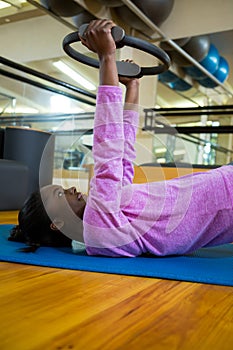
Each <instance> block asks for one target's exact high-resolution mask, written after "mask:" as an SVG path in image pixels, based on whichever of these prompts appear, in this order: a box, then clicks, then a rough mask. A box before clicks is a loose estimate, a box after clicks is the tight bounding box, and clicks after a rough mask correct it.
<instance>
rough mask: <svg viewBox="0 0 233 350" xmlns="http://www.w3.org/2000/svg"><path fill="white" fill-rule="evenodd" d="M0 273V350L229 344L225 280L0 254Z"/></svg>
mask: <svg viewBox="0 0 233 350" xmlns="http://www.w3.org/2000/svg"><path fill="white" fill-rule="evenodd" d="M1 214H2V213H1ZM0 222H1V223H16V222H17V212H14V213H13V212H12V213H4V215H2V216H1V217H0ZM0 279H1V284H0V308H1V313H0V315H1V316H0V320H1V327H0V349H1V350H13V349H15V350H42V349H43V350H44V349H45V350H47V349H48V350H65V349H66V350H68V349H74V350H76V349H77V350H80V349H83V350H86V349H90V350H92V349H93V350H96V349H99V350H100V349H101V350H125V349H130V350H142V349H145V350H150V349H151V350H154V349H156V350H165V349H166V350H167V349H169V350H176V349H177V350H178V349H181V350H192V349H195V350H196V349H198V350H206V349H213V350H231V349H232V345H233V288H231V287H224V286H215V285H208V284H200V283H188V282H179V281H169V280H160V279H155V278H143V277H134V276H124V275H111V274H103V273H91V272H84V271H73V270H65V269H55V268H46V267H40V266H30V265H23V264H14V263H6V262H2V263H0Z"/></svg>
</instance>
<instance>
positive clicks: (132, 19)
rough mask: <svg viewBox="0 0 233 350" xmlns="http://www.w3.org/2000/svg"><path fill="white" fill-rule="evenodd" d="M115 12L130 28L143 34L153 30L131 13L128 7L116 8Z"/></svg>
mask: <svg viewBox="0 0 233 350" xmlns="http://www.w3.org/2000/svg"><path fill="white" fill-rule="evenodd" d="M114 11H115V13H116V15H117V16H118V17H119V18H120V19H121V20H122V21H123V22H125V23H126V24H128V25H129V26H130V27H132V28H134V29H137V30H139V31H141V32H148V31H149V30H151V29H150V28H149V27H148V26H147V25H146V24H145V23H144V22H143V21H142V20H141V19H140V18H138V16H136V15H135V14H134V13H133V12H132V11H130V10H129V8H128V7H127V6H121V7H116V8H115V9H114Z"/></svg>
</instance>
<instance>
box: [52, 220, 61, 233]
mask: <svg viewBox="0 0 233 350" xmlns="http://www.w3.org/2000/svg"><path fill="white" fill-rule="evenodd" d="M63 226H64V221H63V220H61V219H54V220H53V222H51V224H50V228H51V230H54V231H57V230H58V231H60V230H61V228H62V227H63Z"/></svg>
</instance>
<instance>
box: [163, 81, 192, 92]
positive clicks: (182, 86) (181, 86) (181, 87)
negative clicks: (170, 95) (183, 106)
mask: <svg viewBox="0 0 233 350" xmlns="http://www.w3.org/2000/svg"><path fill="white" fill-rule="evenodd" d="M168 86H170V88H171V89H173V90H176V91H187V90H190V89H191V88H192V85H190V84H188V83H186V81H184V80H182V79H178V80H176V81H174V82H172V83H168Z"/></svg>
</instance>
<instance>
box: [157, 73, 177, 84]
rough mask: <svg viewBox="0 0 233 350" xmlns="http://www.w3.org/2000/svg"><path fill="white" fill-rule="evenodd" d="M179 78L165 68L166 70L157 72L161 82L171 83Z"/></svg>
mask: <svg viewBox="0 0 233 350" xmlns="http://www.w3.org/2000/svg"><path fill="white" fill-rule="evenodd" d="M177 80H179V77H178V76H177V75H176V74H174V73H173V72H171V71H170V70H167V71H166V72H164V73H162V74H159V81H161V83H165V84H166V83H173V82H175V81H177Z"/></svg>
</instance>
